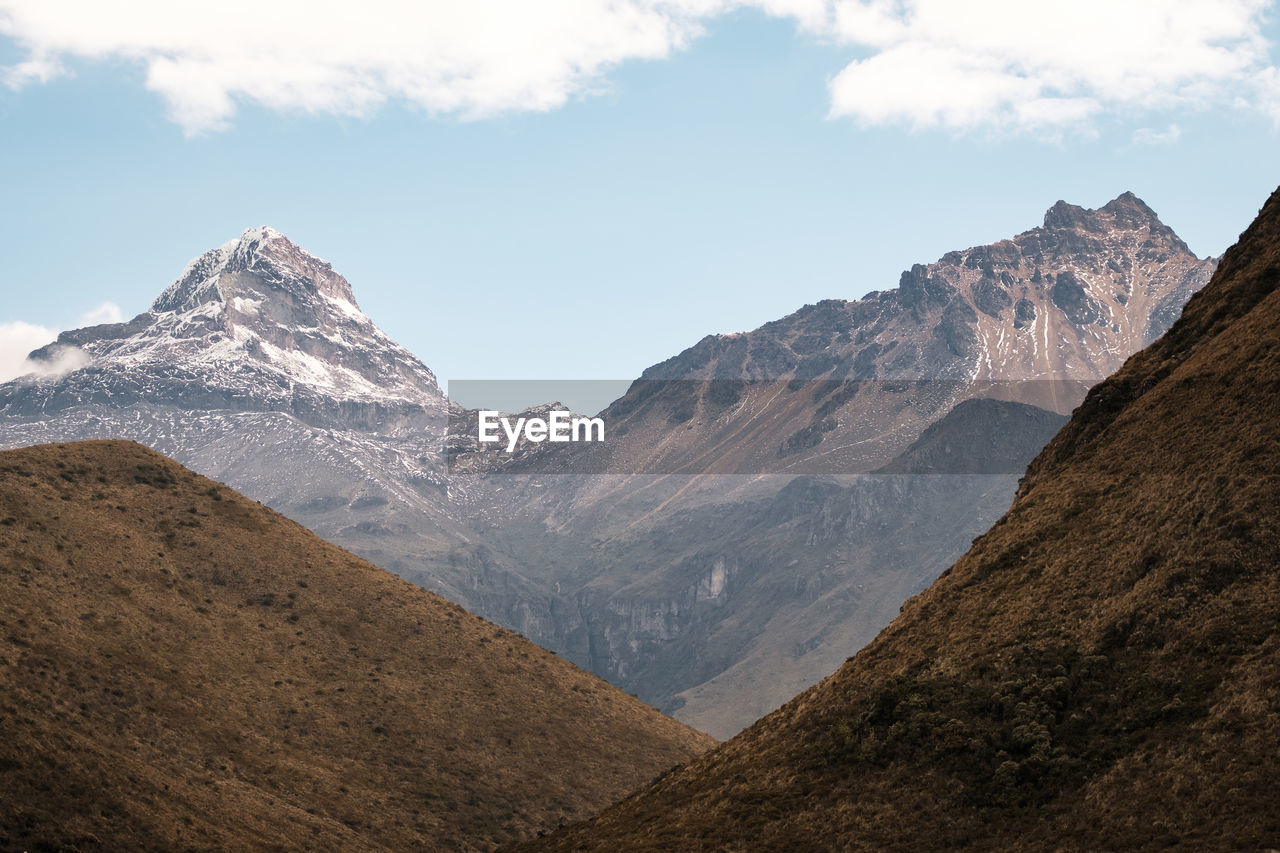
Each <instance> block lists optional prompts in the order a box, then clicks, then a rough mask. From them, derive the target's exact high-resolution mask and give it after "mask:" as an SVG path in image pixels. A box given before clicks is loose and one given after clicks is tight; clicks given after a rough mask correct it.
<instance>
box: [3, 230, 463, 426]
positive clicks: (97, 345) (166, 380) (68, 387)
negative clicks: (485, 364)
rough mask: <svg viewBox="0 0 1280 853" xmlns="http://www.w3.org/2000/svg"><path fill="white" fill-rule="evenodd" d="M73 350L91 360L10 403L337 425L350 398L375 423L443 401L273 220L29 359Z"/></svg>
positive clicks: (425, 372) (409, 358) (436, 407)
mask: <svg viewBox="0 0 1280 853" xmlns="http://www.w3.org/2000/svg"><path fill="white" fill-rule="evenodd" d="M69 349H70V350H76V351H78V352H79V353H80V354H81V356H82V358H81V359H79V361H81V362H85V365H84V366H83V367H81V368H80V369H79V370H76V371H74V372H73V373H71V374H70V375H65V376H63V377H62V378H60V379H57V380H54V381H48V380H46V381H37V382H33V383H26V388H25V392H24V393H20V394H18V395H16V396H17V399H15V400H12V401H9V402H7V404H6V405H5V408H8V407H14V406H16V407H17V409H18V410H19V411H40V412H42V413H48V412H50V411H58V410H62V409H65V408H68V407H71V406H75V405H81V404H86V403H98V402H107V401H108V400H116V399H121V398H126V397H131V396H132V397H137V398H139V399H145V400H147V401H148V402H149V403H152V404H154V403H167V404H169V405H172V406H174V407H185V408H190V409H196V408H202V409H203V408H212V407H214V406H220V407H225V408H229V409H233V410H237V411H246V410H248V411H285V412H290V413H293V414H295V415H299V416H301V417H303V418H305V419H306V420H308V421H310V422H318V423H327V424H336V423H338V422H340V421H341V420H342V419H343V417H344V413H346V412H349V411H350V409H351V406H352V404H362V405H364V406H366V407H367V406H370V405H373V406H376V407H377V408H378V409H379V411H378V412H377V413H367V415H368V417H370V418H372V419H374V420H376V419H377V418H379V417H384V418H385V417H387V416H389V415H390V414H391V410H396V411H397V413H398V414H404V410H405V407H406V406H407V407H418V408H421V409H424V410H426V411H429V412H431V413H433V414H436V415H439V414H440V413H442V412H443V410H444V406H445V404H444V397H443V395H442V394H441V392H440V389H439V386H438V385H437V383H436V378H435V376H434V375H433V374H432V372H431V371H430V370H429V369H428V368H427V367H426V366H425V365H423V364H422V363H421V362H419V361H418V360H417V359H416V358H415V357H414V356H413V354H412V353H410V352H409V351H408V350H406V349H404V348H403V347H401V346H400V345H399V344H397V343H396V342H395V341H393V340H391V339H390V338H389V337H387V335H386V334H385V333H383V332H382V330H380V329H379V328H378V327H377V326H376V325H374V323H373V321H372V320H370V319H369V318H368V317H366V316H365V315H364V313H363V312H362V311H361V310H360V308H359V306H358V305H357V303H356V300H355V295H354V294H353V293H352V290H351V285H350V284H349V283H348V282H347V280H346V279H345V278H343V277H342V276H341V275H339V274H338V273H337V272H335V271H334V269H333V267H332V266H330V265H329V264H328V263H327V262H326V261H323V260H321V259H320V258H317V257H316V256H314V255H312V254H311V253H309V252H307V251H306V250H304V249H302V248H300V247H299V246H297V245H296V244H295V243H293V242H292V241H290V240H289V239H288V238H287V237H285V236H284V235H283V234H281V233H280V232H278V231H275V230H274V229H271V228H266V227H263V228H251V229H249V230H247V231H245V232H244V233H243V234H242V235H241V236H240V237H239V238H237V239H235V240H232V241H230V242H228V243H226V244H224V245H222V246H220V247H219V248H217V249H213V250H211V251H209V252H205V253H204V254H203V255H201V256H200V257H198V258H196V259H195V260H193V261H192V262H191V263H189V264H188V265H187V267H186V269H185V270H183V272H182V275H180V276H179V277H178V279H177V280H176V281H174V282H173V283H172V284H170V285H169V286H168V287H167V288H166V289H165V290H164V292H163V293H161V294H160V296H159V297H157V298H156V300H155V302H153V303H152V305H151V308H150V310H148V311H146V312H144V313H142V314H139V315H138V316H137V317H134V318H133V319H132V320H130V321H129V322H127V323H111V324H106V325H101V326H93V327H90V328H85V329H76V330H74V331H70V332H64V333H63V334H61V335H59V336H58V340H57V341H56V342H55V343H53V344H51V345H49V346H47V347H44V348H42V349H40V350H37V351H36V352H34V353H32V358H33V359H35V360H49V361H52V360H54V359H56V358H58V357H59V356H62V355H65V353H66V351H67V350H69ZM125 405H128V403H125Z"/></svg>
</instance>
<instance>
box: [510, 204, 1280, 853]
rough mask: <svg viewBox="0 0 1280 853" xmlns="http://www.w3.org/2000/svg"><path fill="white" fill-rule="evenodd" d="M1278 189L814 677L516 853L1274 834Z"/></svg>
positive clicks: (1279, 824)
mask: <svg viewBox="0 0 1280 853" xmlns="http://www.w3.org/2000/svg"><path fill="white" fill-rule="evenodd" d="M1278 283H1280V191H1277V193H1276V194H1274V195H1273V196H1272V197H1271V199H1270V200H1269V201H1268V202H1267V204H1266V205H1265V207H1264V208H1263V210H1262V212H1261V214H1260V215H1259V217H1258V219H1257V221H1256V222H1255V223H1254V224H1253V225H1252V226H1251V227H1250V228H1249V230H1248V231H1247V232H1246V233H1245V234H1244V235H1243V236H1242V238H1241V240H1240V242H1239V244H1238V245H1236V246H1235V247H1234V248H1232V249H1231V250H1230V251H1229V252H1228V253H1227V255H1226V257H1225V259H1224V260H1223V263H1222V266H1221V267H1220V268H1219V270H1218V273H1217V275H1216V276H1215V278H1214V280H1213V281H1212V283H1211V284H1209V285H1208V287H1206V288H1205V289H1204V290H1203V291H1202V292H1201V293H1200V294H1198V295H1197V296H1195V297H1194V298H1193V299H1192V300H1191V302H1190V304H1189V305H1188V306H1187V308H1186V311H1185V313H1184V315H1183V318H1182V320H1181V321H1180V322H1179V323H1178V324H1177V325H1176V326H1175V327H1174V328H1173V329H1172V330H1171V331H1170V332H1169V333H1168V334H1167V335H1166V336H1165V337H1164V338H1163V339H1161V340H1160V341H1158V342H1157V343H1155V344H1154V345H1152V346H1151V347H1149V348H1148V349H1147V350H1145V351H1144V352H1142V353H1141V354H1139V355H1137V356H1134V357H1133V358H1132V359H1130V361H1129V362H1128V363H1127V364H1126V365H1125V367H1124V368H1123V369H1122V370H1121V371H1120V372H1119V373H1118V374H1117V375H1116V376H1115V377H1114V378H1112V379H1110V380H1108V381H1107V382H1105V383H1103V385H1101V386H1100V387H1098V388H1097V389H1095V390H1094V391H1093V392H1092V393H1091V394H1090V395H1089V398H1088V400H1087V401H1086V402H1085V403H1084V404H1083V405H1082V406H1081V408H1080V409H1079V410H1077V412H1076V413H1075V415H1074V417H1073V419H1072V421H1071V423H1070V424H1068V426H1066V427H1065V428H1064V429H1063V431H1062V432H1061V433H1060V434H1059V436H1058V437H1057V438H1055V440H1054V441H1053V442H1052V443H1051V444H1050V445H1049V447H1047V448H1046V449H1045V451H1044V452H1043V453H1042V454H1041V456H1040V457H1039V458H1038V459H1037V461H1036V462H1035V463H1034V464H1033V465H1032V466H1031V469H1030V472H1029V476H1028V478H1027V480H1026V481H1025V483H1024V485H1023V488H1022V490H1021V492H1020V495H1019V497H1018V499H1017V501H1016V502H1015V503H1014V505H1013V507H1012V508H1011V509H1010V511H1009V513H1008V514H1007V515H1006V516H1005V517H1004V518H1003V519H1002V520H1001V521H1000V522H998V523H997V524H996V525H995V526H994V527H993V528H992V530H991V531H989V532H988V533H987V534H985V535H984V536H982V537H981V538H980V539H978V540H977V541H976V542H975V543H974V546H973V548H972V550H971V551H970V552H969V553H968V554H967V555H966V556H964V557H963V558H962V559H960V560H959V561H958V562H957V563H956V564H955V565H954V566H953V567H952V568H951V569H950V570H949V571H948V572H947V573H946V574H945V575H944V576H943V577H942V578H941V579H940V580H939V581H938V582H937V583H935V584H934V585H933V586H932V587H931V588H930V589H929V590H927V591H926V592H924V593H922V594H921V595H919V596H917V597H916V598H914V599H912V600H911V601H909V602H908V603H907V604H906V605H905V606H904V608H903V612H902V614H901V616H900V617H899V618H898V619H897V620H896V621H895V622H894V623H893V624H892V625H890V626H889V628H887V629H886V630H885V631H884V632H883V633H882V634H881V635H880V636H879V637H878V638H877V639H876V640H875V642H873V643H872V644H871V645H870V646H868V647H867V648H866V649H864V650H863V651H862V652H860V653H859V654H858V655H857V656H856V657H854V658H853V659H851V661H850V662H849V663H848V664H846V665H845V666H844V667H843V668H842V669H841V670H840V671H839V672H838V673H836V674H835V675H834V676H832V677H831V678H829V679H827V680H826V681H825V682H823V683H822V684H820V685H818V686H816V687H814V688H812V689H810V690H808V691H806V692H805V693H802V694H800V695H799V696H798V697H796V698H795V699H794V700H792V701H791V702H790V703H788V704H787V705H786V706H784V707H783V708H782V709H781V710H779V711H778V712H776V713H774V714H772V715H771V716H769V717H766V718H765V719H764V720H762V721H760V722H759V723H757V724H756V725H755V726H753V727H752V728H750V729H748V730H747V731H746V732H744V733H743V734H741V735H739V736H738V737H736V738H734V739H733V740H731V741H729V742H727V743H726V744H724V745H722V746H721V747H720V748H718V749H716V750H714V751H712V752H710V753H707V754H706V755H704V756H702V757H701V758H699V759H697V760H695V761H694V762H691V763H690V764H689V765H686V766H685V767H683V768H681V769H679V770H676V771H674V772H672V773H669V774H668V775H666V776H665V777H664V778H662V779H661V780H659V781H658V782H656V783H655V784H653V785H651V786H650V787H648V788H646V789H645V790H643V791H642V792H640V793H639V794H636V795H634V796H632V797H630V798H628V799H626V800H624V801H622V802H621V803H619V804H617V805H615V806H614V807H612V808H611V809H609V810H607V811H605V812H604V813H603V814H602V815H600V816H598V817H597V818H595V819H593V820H592V821H590V822H587V823H584V824H579V825H575V826H573V827H569V828H568V829H567V830H566V831H564V832H561V833H557V834H556V835H554V836H553V837H552V838H551V839H549V840H548V843H543V844H539V843H531V844H530V845H529V847H530V848H531V849H553V850H571V849H573V850H637V849H651V850H671V849H680V850H694V849H705V850H748V849H750V850H760V849H776V850H809V849H816V850H821V849H869V850H894V849H897V850H922V849H945V848H955V847H963V846H967V845H972V846H974V847H975V848H976V849H1044V850H1050V849H1052V850H1099V849H1122V850H1123V849H1144V848H1155V847H1165V846H1176V847H1181V848H1184V849H1185V848H1192V849H1208V850H1213V849H1221V850H1242V849H1260V848H1263V847H1276V846H1280V806H1278V805H1277V804H1280V772H1277V763H1276V762H1277V755H1278V754H1280V529H1278V528H1280V293H1278V292H1277V284H1278Z"/></svg>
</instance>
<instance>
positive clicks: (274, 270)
mask: <svg viewBox="0 0 1280 853" xmlns="http://www.w3.org/2000/svg"><path fill="white" fill-rule="evenodd" d="M241 273H249V274H250V275H248V276H244V275H241ZM264 286H265V287H264ZM241 289H243V290H246V291H247V292H248V293H249V294H253V295H256V297H258V298H260V297H261V296H265V295H268V294H269V293H271V292H272V291H277V292H287V293H289V294H291V295H292V296H293V297H294V298H295V299H298V300H300V301H304V302H305V301H309V298H310V297H311V296H313V295H319V296H321V297H326V298H328V299H329V300H331V301H334V302H339V303H346V304H347V305H350V306H351V308H354V309H355V310H356V311H359V308H358V306H357V305H356V298H355V295H354V294H353V293H352V292H351V284H350V283H349V282H348V281H347V280H346V279H345V278H343V277H342V276H341V275H339V274H338V273H336V272H335V271H334V269H333V267H332V266H331V265H330V264H329V262H328V261H325V260H322V259H320V258H317V257H316V256H315V255H313V254H311V253H310V252H308V251H307V250H305V249H303V248H302V247H300V246H299V245H297V244H296V243H294V242H293V241H291V240H290V239H289V238H288V237H285V236H284V235H283V234H281V233H280V232H279V231H277V230H275V229H274V228H270V227H268V226H262V227H260V228H250V229H248V230H247V231H245V232H244V233H243V234H241V235H240V237H239V238H238V239H235V240H231V241H229V242H227V243H224V244H223V245H221V246H219V247H218V248H216V249H211V250H210V251H208V252H205V253H204V254H203V255H201V256H200V257H198V258H196V259H195V260H193V261H192V262H191V263H189V264H187V268H186V269H185V270H183V271H182V275H180V276H178V280H177V281H175V282H174V283H173V284H171V285H169V287H168V288H166V289H165V291H164V293H162V294H160V296H159V297H158V298H157V299H156V301H155V302H154V303H153V304H152V306H151V310H152V311H153V312H156V313H160V312H164V311H183V310H187V309H190V308H194V307H196V306H197V305H200V304H203V303H205V302H209V301H218V302H225V301H227V299H228V298H231V297H233V296H235V295H238V294H237V291H238V290H241ZM251 298H254V297H253V296H251ZM343 310H345V306H343ZM348 313H350V312H348Z"/></svg>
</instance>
